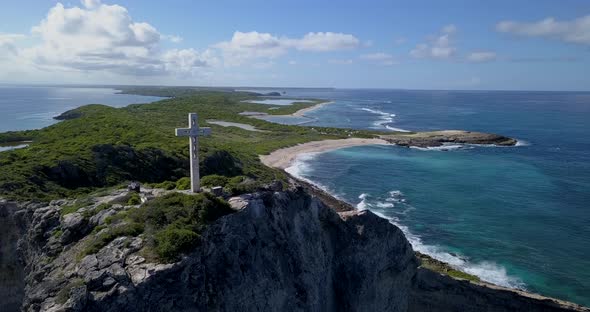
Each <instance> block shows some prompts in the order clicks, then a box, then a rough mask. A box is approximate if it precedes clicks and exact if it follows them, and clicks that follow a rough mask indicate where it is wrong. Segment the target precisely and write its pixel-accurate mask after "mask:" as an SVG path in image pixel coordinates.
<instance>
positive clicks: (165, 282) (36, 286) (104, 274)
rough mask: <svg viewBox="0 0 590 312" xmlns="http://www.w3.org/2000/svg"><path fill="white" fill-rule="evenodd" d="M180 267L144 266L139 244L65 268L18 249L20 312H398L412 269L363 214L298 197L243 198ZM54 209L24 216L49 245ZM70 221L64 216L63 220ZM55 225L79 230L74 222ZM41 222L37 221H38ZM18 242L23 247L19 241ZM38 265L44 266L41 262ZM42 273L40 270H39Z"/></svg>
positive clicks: (72, 255)
mask: <svg viewBox="0 0 590 312" xmlns="http://www.w3.org/2000/svg"><path fill="white" fill-rule="evenodd" d="M232 202H239V205H241V207H242V209H241V210H240V211H239V212H237V213H234V214H232V215H228V216H226V217H223V218H221V219H220V220H218V221H217V222H216V223H214V224H213V225H211V226H210V227H209V228H208V229H207V230H206V231H205V232H204V235H203V240H202V244H201V245H200V246H199V247H197V248H196V249H195V250H194V252H192V253H191V254H190V255H187V256H186V257H184V258H183V259H182V260H181V261H179V262H177V263H172V264H157V263H150V261H148V260H147V259H146V258H144V256H143V255H142V254H141V252H139V251H140V249H141V248H142V246H143V244H144V242H143V240H142V238H141V237H136V238H132V237H120V238H117V239H115V240H114V241H112V242H111V243H109V244H108V245H107V246H106V247H104V248H102V249H101V250H100V251H99V252H98V253H97V254H95V255H88V256H86V257H84V258H82V259H79V260H78V261H75V260H74V259H76V255H77V254H79V250H80V248H79V245H81V243H83V241H84V239H82V240H81V241H80V243H71V244H69V245H66V246H63V247H62V248H60V251H61V252H60V253H59V254H57V255H54V256H53V257H52V258H51V261H48V260H47V259H49V258H47V252H51V250H54V248H48V247H47V246H44V245H43V244H32V245H28V246H27V248H28V249H29V250H27V251H26V252H25V253H24V255H25V258H26V259H27V261H28V262H34V263H35V265H30V266H27V278H26V284H27V287H26V289H25V293H26V295H25V300H24V304H23V309H24V310H25V311H207V310H213V311H259V310H265V311H299V310H305V311H386V310H387V311H406V310H407V308H408V303H409V301H408V299H409V298H410V290H411V283H412V277H413V276H414V275H415V273H416V267H417V265H418V262H417V260H416V258H415V257H414V255H413V251H412V248H411V246H410V245H409V243H408V242H407V240H406V239H405V237H404V236H403V234H402V232H401V231H400V230H399V229H398V228H396V227H395V226H392V225H391V224H390V223H389V222H388V221H386V220H384V219H382V218H379V217H377V216H376V215H374V214H373V213H371V212H368V211H362V212H359V211H349V212H342V213H340V214H339V213H336V212H335V211H334V210H332V209H330V208H329V207H327V206H326V205H324V204H323V203H322V202H321V201H320V200H318V199H317V198H313V197H311V196H310V195H308V194H307V193H306V192H305V191H303V190H297V191H288V192H274V193H273V192H264V193H258V194H254V195H252V196H250V197H243V198H242V199H241V200H239V201H236V200H234V201H232ZM57 208H58V207H54V206H49V207H44V208H41V209H37V210H36V211H34V212H33V214H32V215H29V218H30V222H31V230H30V231H29V233H28V235H29V236H30V238H32V236H35V237H36V241H38V242H45V243H47V244H49V245H51V244H52V243H51V242H50V241H51V240H52V237H53V236H52V235H51V234H50V233H53V232H54V231H55V228H56V225H55V224H54V223H55V214H56V212H57V211H58V209H57ZM70 215H71V216H70ZM70 215H66V216H65V217H61V218H60V217H59V213H58V214H57V218H58V220H59V223H60V224H59V228H68V229H70V228H71V229H80V228H83V227H85V226H86V224H85V223H84V222H83V221H81V220H80V218H79V217H78V213H72V214H70ZM40 216H47V219H46V220H45V219H43V218H41V219H40ZM27 239H28V238H27ZM44 259H45V260H44ZM41 263H43V265H41Z"/></svg>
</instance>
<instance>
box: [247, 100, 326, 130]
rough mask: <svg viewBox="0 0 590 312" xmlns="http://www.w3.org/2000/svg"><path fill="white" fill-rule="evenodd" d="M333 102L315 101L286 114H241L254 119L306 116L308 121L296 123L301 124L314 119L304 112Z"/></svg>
mask: <svg viewBox="0 0 590 312" xmlns="http://www.w3.org/2000/svg"><path fill="white" fill-rule="evenodd" d="M333 103H334V101H327V102H320V103H317V104H315V105H312V106H309V107H306V108H302V109H300V110H298V111H296V112H294V113H291V114H286V115H273V114H269V113H265V112H244V113H248V114H244V115H243V116H247V117H250V118H256V119H261V120H265V119H264V118H265V117H298V118H308V119H310V121H305V122H302V123H298V124H297V125H301V124H304V123H308V122H312V121H315V120H316V119H315V118H311V117H308V116H305V114H306V113H309V112H311V111H314V110H316V109H319V108H322V107H324V106H326V105H330V104H333ZM242 114H243V113H242Z"/></svg>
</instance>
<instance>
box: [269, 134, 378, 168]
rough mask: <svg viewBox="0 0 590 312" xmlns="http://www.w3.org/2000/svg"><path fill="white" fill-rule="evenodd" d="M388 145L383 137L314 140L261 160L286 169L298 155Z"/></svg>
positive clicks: (279, 151)
mask: <svg viewBox="0 0 590 312" xmlns="http://www.w3.org/2000/svg"><path fill="white" fill-rule="evenodd" d="M374 144H379V145H388V144H389V143H387V141H385V140H381V139H360V138H350V139H342V140H323V141H312V142H307V143H304V144H299V145H296V146H291V147H286V148H282V149H279V150H276V151H274V152H272V153H270V154H269V155H261V156H260V160H261V161H262V163H263V164H265V165H267V166H269V167H274V168H280V169H286V168H288V167H289V166H291V165H292V164H293V162H294V161H295V160H296V159H297V156H299V155H301V154H307V153H321V152H327V151H331V150H336V149H340V148H345V147H352V146H361V145H374Z"/></svg>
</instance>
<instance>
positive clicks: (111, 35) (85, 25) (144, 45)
mask: <svg viewBox="0 0 590 312" xmlns="http://www.w3.org/2000/svg"><path fill="white" fill-rule="evenodd" d="M82 4H83V6H82V7H69V8H66V7H64V6H63V5H62V4H61V3H58V4H56V5H55V6H54V7H53V8H51V9H50V10H49V12H48V14H47V16H46V17H45V19H43V20H42V21H41V22H40V23H39V25H37V26H34V27H33V28H32V30H31V32H32V34H33V35H34V36H37V37H39V38H40V40H41V43H40V44H38V45H36V46H33V47H32V48H27V49H23V50H22V51H20V56H22V57H23V58H25V59H27V60H29V61H30V62H32V63H33V64H34V65H35V66H37V67H41V68H50V69H64V70H72V69H73V70H79V71H90V70H100V71H108V72H113V73H117V74H123V75H162V74H186V73H189V72H193V71H194V69H196V68H197V67H203V66H206V65H207V64H208V59H207V58H209V57H211V54H210V52H205V53H202V54H200V53H198V52H197V51H195V50H193V49H188V50H170V51H164V52H162V51H161V46H160V44H161V40H162V39H163V38H165V36H162V35H161V34H160V33H159V32H158V31H157V30H156V28H155V27H153V26H152V25H150V24H148V23H145V22H135V21H133V20H132V18H131V16H130V15H129V12H128V11H127V9H126V8H124V7H122V6H119V5H106V4H102V3H101V2H100V1H98V0H82ZM178 38H179V37H178ZM171 40H175V39H171Z"/></svg>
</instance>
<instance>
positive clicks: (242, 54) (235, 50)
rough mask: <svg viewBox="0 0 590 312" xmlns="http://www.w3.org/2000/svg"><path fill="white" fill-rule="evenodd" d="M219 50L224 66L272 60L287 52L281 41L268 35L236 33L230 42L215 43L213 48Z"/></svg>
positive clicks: (254, 32)
mask: <svg viewBox="0 0 590 312" xmlns="http://www.w3.org/2000/svg"><path fill="white" fill-rule="evenodd" d="M213 47H214V48H217V49H220V50H221V52H222V53H223V59H224V62H225V63H226V65H229V66H238V65H241V64H243V63H245V62H246V61H248V60H251V59H256V58H268V59H273V58H276V57H279V56H281V55H283V54H285V53H286V52H287V49H288V48H287V47H286V46H285V45H284V44H283V43H282V42H281V39H279V38H277V37H275V36H273V35H271V34H269V33H259V32H257V31H252V32H247V33H244V32H240V31H236V32H235V33H234V35H233V36H232V38H231V40H230V41H224V42H220V43H217V44H215V45H214V46H213Z"/></svg>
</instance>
